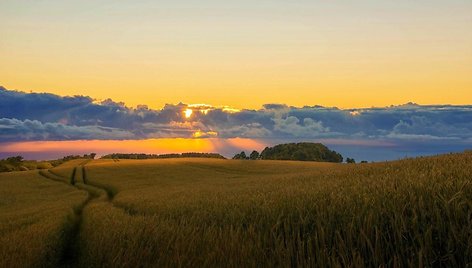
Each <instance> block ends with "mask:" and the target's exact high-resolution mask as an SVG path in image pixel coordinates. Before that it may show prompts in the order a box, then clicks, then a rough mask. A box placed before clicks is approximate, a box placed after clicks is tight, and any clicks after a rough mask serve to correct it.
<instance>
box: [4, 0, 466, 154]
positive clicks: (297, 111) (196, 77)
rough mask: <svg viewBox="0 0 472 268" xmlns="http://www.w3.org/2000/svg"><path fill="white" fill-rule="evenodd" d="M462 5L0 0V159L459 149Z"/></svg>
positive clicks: (462, 145) (455, 0)
mask: <svg viewBox="0 0 472 268" xmlns="http://www.w3.org/2000/svg"><path fill="white" fill-rule="evenodd" d="M471 29H472V1H468V0H467V1H465V0H464V1H459V0H451V1H435V0H431V1H423V0H420V1H406V0H399V1H383V0H377V1H368V0H364V1H316V0H310V1H308V0H294V1H281V0H270V1H269V0H259V1H249V0H240V1H216V0H200V1H192V0H186V1H183V0H174V1H123V0H115V1H111V0H95V1H90V0H83V1H68V0H66V1H64V0H63V1H57V0H35V1H25V0H14V1H13V0H0V37H1V38H0V158H1V157H6V156H11V155H16V154H22V155H24V156H26V157H27V158H31V159H45V158H57V157H60V156H63V155H65V154H71V153H74V154H75V153H90V152H91V151H94V152H97V153H99V154H106V153H112V152H138V151H139V152H145V153H171V152H186V151H202V152H220V153H222V154H224V155H225V156H231V155H232V154H234V153H236V152H238V151H240V150H246V151H250V150H253V149H255V150H262V149H263V148H265V147H266V146H271V145H275V144H278V143H284V142H299V141H310V142H322V143H324V144H327V145H328V146H329V147H330V148H332V149H335V150H337V151H339V152H341V153H342V154H343V155H344V156H345V157H355V158H356V159H358V160H369V161H371V160H375V161H379V160H390V159H398V158H402V157H409V156H418V155H430V154H437V153H447V152H451V151H454V152H456V151H463V150H465V149H471V148H472V75H471V74H472V31H471Z"/></svg>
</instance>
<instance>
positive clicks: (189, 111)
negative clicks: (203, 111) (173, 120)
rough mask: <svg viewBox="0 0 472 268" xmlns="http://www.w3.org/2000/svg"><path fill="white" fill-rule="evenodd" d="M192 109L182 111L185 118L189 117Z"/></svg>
mask: <svg viewBox="0 0 472 268" xmlns="http://www.w3.org/2000/svg"><path fill="white" fill-rule="evenodd" d="M192 113H193V111H192V109H186V110H185V111H184V114H185V118H190V116H191V115H192Z"/></svg>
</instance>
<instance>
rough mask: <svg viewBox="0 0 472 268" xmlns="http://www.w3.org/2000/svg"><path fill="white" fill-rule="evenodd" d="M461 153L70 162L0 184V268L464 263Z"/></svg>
mask: <svg viewBox="0 0 472 268" xmlns="http://www.w3.org/2000/svg"><path fill="white" fill-rule="evenodd" d="M471 174H472V152H465V153H460V154H448V155H441V156H434V157H423V158H417V159H405V160H400V161H394V162H386V163H372V164H362V165H341V164H336V163H318V162H297V161H228V160H222V159H198V158H196V159H148V160H142V161H131V160H121V161H113V160H111V159H100V160H92V159H76V160H72V161H69V162H66V163H64V164H62V165H60V166H58V167H55V168H52V169H47V170H41V171H27V172H12V173H2V174H0V267H25V266H63V267H117V266H118V267H149V266H155V267H161V266H165V267H167V266H183V267H215V266H216V267H236V266H237V267H248V266H249V267H256V266H257V267H274V266H292V267H293V266H310V267H313V266H315V267H333V266H336V267H346V266H353V267H366V266H367V267H379V266H383V267H405V266H406V267H408V266H417V267H423V266H438V267H466V266H467V265H471V264H472V247H471V246H470V245H472V229H471V228H472V227H471V226H472V217H471V215H472V184H471V180H472V178H471Z"/></svg>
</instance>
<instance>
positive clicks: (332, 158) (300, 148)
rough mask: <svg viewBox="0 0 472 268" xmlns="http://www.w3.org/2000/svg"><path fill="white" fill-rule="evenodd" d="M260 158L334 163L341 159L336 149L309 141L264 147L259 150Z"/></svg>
mask: <svg viewBox="0 0 472 268" xmlns="http://www.w3.org/2000/svg"><path fill="white" fill-rule="evenodd" d="M260 159H267V160H297V161H317V162H335V163H340V162H342V161H343V157H342V155H341V154H339V153H337V152H336V151H331V150H330V149H329V148H328V147H326V146H325V145H323V144H321V143H311V142H300V143H286V144H279V145H276V146H274V147H266V148H265V149H264V150H263V151H262V152H261V155H260Z"/></svg>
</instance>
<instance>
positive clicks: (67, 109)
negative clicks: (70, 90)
mask: <svg viewBox="0 0 472 268" xmlns="http://www.w3.org/2000/svg"><path fill="white" fill-rule="evenodd" d="M186 109H192V110H193V113H192V115H191V116H190V117H189V118H186V117H185V114H184V112H183V111H185V110H186ZM0 118H2V119H0V140H1V141H27V140H28V141H29V140H51V139H54V140H75V139H150V138H171V137H179V138H192V137H193V138H194V137H199V138H208V137H215V136H217V137H219V138H227V139H229V138H238V137H242V138H257V139H260V138H262V139H272V140H280V141H295V140H316V139H325V140H326V139H327V140H335V139H337V140H367V141H372V142H374V141H386V142H388V143H393V144H397V145H399V146H402V145H405V144H408V145H411V144H412V143H415V142H418V140H421V141H423V142H429V143H428V144H430V145H434V144H438V142H439V141H441V142H442V143H441V144H443V145H444V144H462V145H463V146H470V144H471V141H472V105H461V106H451V105H434V106H424V105H418V104H414V103H408V104H405V105H400V106H390V107H384V108H366V109H347V110H343V109H338V108H335V107H322V106H305V107H292V106H287V105H285V104H265V105H263V106H262V108H261V109H259V110H248V109H245V110H241V111H239V110H234V109H229V108H228V107H213V106H210V105H202V104H200V105H187V104H183V103H179V104H167V105H165V106H164V107H163V108H162V109H159V110H154V109H150V108H149V107H147V106H145V105H140V106H138V107H136V108H131V107H127V106H126V105H125V104H124V103H121V102H115V101H113V100H111V99H107V100H104V101H101V102H97V101H96V100H94V99H92V98H91V97H87V96H72V97H61V96H58V95H54V94H49V93H25V92H20V91H13V90H7V89H5V88H2V87H0ZM464 144H465V145H464ZM462 145H461V146H462Z"/></svg>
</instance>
